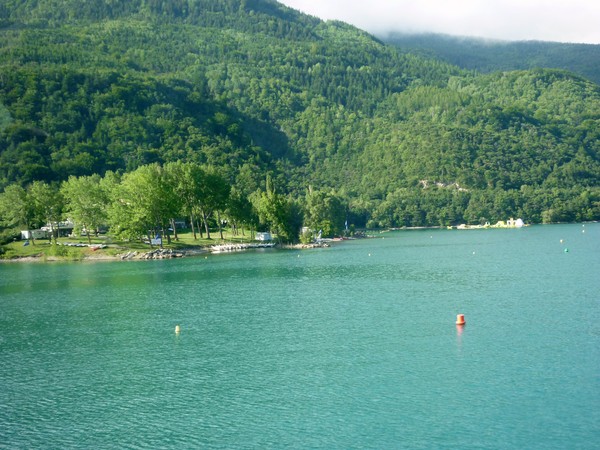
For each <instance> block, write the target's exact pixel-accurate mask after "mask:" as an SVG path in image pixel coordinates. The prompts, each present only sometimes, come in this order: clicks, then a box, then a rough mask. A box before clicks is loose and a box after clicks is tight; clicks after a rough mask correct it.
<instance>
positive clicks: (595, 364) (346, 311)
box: [0, 224, 600, 449]
mask: <svg viewBox="0 0 600 450" xmlns="http://www.w3.org/2000/svg"><path fill="white" fill-rule="evenodd" d="M0 308H1V309H0V360H1V367H0V386H1V389H0V448H28V449H29V448H175V447H179V448H236V449H238V448H239V449H246V448H248V449H250V448H313V449H348V448H373V449H392V448H458V447H460V448H556V449H564V448H578V449H592V448H598V442H600V224H585V225H581V224H577V225H545V226H541V225H539V226H531V227H527V228H522V229H493V230H465V231H462V230H445V229H444V230H409V231H394V232H388V233H381V234H378V235H377V238H373V239H362V240H355V241H345V242H342V243H335V244H333V245H332V246H331V247H330V248H320V249H311V250H301V251H296V250H277V249H266V250H259V251H248V252H245V253H234V254H219V255H207V257H204V256H200V257H194V258H185V259H178V260H162V261H136V262H134V261H116V262H96V263H92V262H84V263H47V264H39V263H19V264H1V265H0ZM457 314H464V315H465V318H466V322H467V324H466V325H465V326H464V327H457V326H456V325H455V321H456V316H457ZM176 325H179V326H180V329H181V332H180V333H178V334H177V333H175V326H176Z"/></svg>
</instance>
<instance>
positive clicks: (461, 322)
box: [456, 314, 467, 325]
mask: <svg viewBox="0 0 600 450" xmlns="http://www.w3.org/2000/svg"><path fill="white" fill-rule="evenodd" d="M466 323H467V322H465V315H464V314H458V315H457V316H456V325H464V324H466Z"/></svg>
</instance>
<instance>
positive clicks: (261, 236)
mask: <svg viewBox="0 0 600 450" xmlns="http://www.w3.org/2000/svg"><path fill="white" fill-rule="evenodd" d="M254 239H256V240H257V241H272V240H273V236H271V233H269V232H268V231H265V232H260V233H256V237H255V238H254Z"/></svg>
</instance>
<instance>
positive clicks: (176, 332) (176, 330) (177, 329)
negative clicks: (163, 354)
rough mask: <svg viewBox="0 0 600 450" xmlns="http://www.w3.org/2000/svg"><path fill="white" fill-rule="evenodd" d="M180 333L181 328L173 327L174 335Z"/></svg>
mask: <svg viewBox="0 0 600 450" xmlns="http://www.w3.org/2000/svg"><path fill="white" fill-rule="evenodd" d="M180 331H181V328H179V325H175V334H179V332H180Z"/></svg>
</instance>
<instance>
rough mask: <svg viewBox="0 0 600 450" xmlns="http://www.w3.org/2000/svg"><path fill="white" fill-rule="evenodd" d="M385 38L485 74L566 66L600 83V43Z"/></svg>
mask: <svg viewBox="0 0 600 450" xmlns="http://www.w3.org/2000/svg"><path fill="white" fill-rule="evenodd" d="M381 39H382V40H383V41H384V42H387V43H389V44H391V45H394V46H396V47H398V48H400V49H402V50H403V51H408V52H417V53H419V54H423V55H428V56H431V57H436V58H439V59H442V60H444V61H447V62H448V63H450V64H454V65H457V66H459V67H462V68H464V69H469V70H478V71H480V72H484V73H489V72H496V71H508V70H528V69H535V68H540V67H543V68H547V69H563V70H568V71H570V72H573V73H577V74H579V75H581V76H583V77H585V78H587V79H588V80H591V81H593V82H595V83H598V84H600V45H592V44H569V43H560V42H544V41H516V42H511V41H495V40H486V39H477V38H467V37H457V36H447V35H441V34H403V33H390V34H388V35H386V36H382V37H381Z"/></svg>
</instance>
